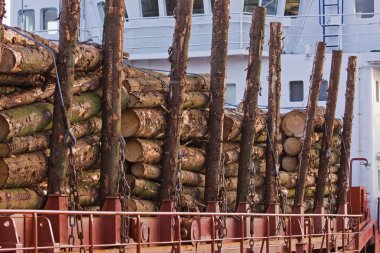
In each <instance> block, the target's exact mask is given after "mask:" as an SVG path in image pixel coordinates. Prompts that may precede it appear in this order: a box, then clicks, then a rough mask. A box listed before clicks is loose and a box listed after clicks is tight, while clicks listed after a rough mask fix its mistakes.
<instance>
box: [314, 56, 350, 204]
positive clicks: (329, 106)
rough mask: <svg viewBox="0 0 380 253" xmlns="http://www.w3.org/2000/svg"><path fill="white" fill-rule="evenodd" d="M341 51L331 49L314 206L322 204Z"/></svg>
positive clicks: (330, 146)
mask: <svg viewBox="0 0 380 253" xmlns="http://www.w3.org/2000/svg"><path fill="white" fill-rule="evenodd" d="M342 56H343V53H342V51H340V50H333V53H332V59H331V72H330V81H329V88H328V96H327V102H326V114H325V129H324V131H323V138H322V148H321V152H320V156H319V170H318V178H317V185H316V192H315V195H314V208H318V207H322V206H323V199H324V190H325V185H326V179H327V174H328V166H329V162H330V159H329V153H330V151H331V148H332V137H333V131H334V119H335V111H336V103H337V100H338V90H339V80H340V71H341V70H340V69H341V66H342Z"/></svg>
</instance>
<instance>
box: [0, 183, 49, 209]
mask: <svg viewBox="0 0 380 253" xmlns="http://www.w3.org/2000/svg"><path fill="white" fill-rule="evenodd" d="M41 202H42V198H41V196H39V195H38V194H37V193H36V192H35V191H33V190H30V189H26V188H16V189H4V190H0V209H28V210H32V209H39V208H40V205H41Z"/></svg>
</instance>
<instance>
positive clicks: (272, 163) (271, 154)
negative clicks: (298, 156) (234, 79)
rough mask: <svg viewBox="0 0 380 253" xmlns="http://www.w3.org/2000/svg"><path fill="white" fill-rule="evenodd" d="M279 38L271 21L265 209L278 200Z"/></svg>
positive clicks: (279, 29)
mask: <svg viewBox="0 0 380 253" xmlns="http://www.w3.org/2000/svg"><path fill="white" fill-rule="evenodd" d="M281 40H282V25H281V23H278V22H272V23H271V24H270V42H269V85H268V113H267V128H268V129H267V130H268V138H267V145H266V156H265V157H266V181H265V202H264V203H265V209H267V208H268V206H269V204H273V203H276V202H278V198H277V195H276V187H279V186H278V185H277V183H276V170H277V169H276V166H277V165H278V162H279V158H278V152H277V149H276V147H277V144H278V143H279V141H280V96H281V51H282V41H281Z"/></svg>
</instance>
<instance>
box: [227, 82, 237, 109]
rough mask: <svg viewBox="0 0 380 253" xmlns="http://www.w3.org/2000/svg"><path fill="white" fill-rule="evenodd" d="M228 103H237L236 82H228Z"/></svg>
mask: <svg viewBox="0 0 380 253" xmlns="http://www.w3.org/2000/svg"><path fill="white" fill-rule="evenodd" d="M226 104H227V105H236V84H235V83H227V84H226Z"/></svg>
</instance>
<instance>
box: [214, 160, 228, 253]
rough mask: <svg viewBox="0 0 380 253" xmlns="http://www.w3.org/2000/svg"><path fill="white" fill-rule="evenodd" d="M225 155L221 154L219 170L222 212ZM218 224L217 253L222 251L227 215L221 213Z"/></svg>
mask: <svg viewBox="0 0 380 253" xmlns="http://www.w3.org/2000/svg"><path fill="white" fill-rule="evenodd" d="M224 160H225V156H224V154H222V159H221V162H220V166H219V168H220V171H219V182H220V183H219V194H218V203H219V208H220V211H221V212H222V213H227V212H228V210H227V190H226V168H225V167H224ZM219 220H220V224H219V228H218V234H219V239H220V240H219V241H218V242H217V248H218V253H220V252H222V246H223V242H222V240H223V238H225V237H226V236H227V217H226V216H224V215H222V216H221V217H220V218H219Z"/></svg>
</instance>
